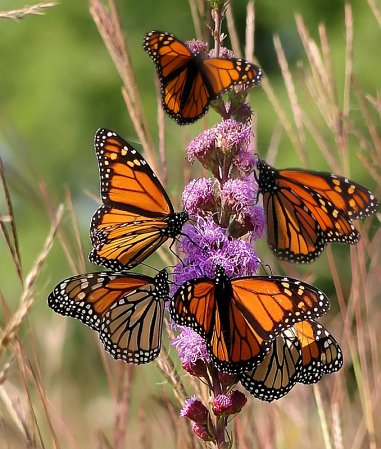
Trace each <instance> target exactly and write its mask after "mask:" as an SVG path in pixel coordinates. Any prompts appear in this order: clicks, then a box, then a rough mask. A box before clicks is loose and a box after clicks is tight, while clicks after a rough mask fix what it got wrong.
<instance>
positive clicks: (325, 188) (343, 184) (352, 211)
mask: <svg viewBox="0 0 381 449" xmlns="http://www.w3.org/2000/svg"><path fill="white" fill-rule="evenodd" d="M279 174H280V175H281V176H284V177H286V178H287V179H290V180H293V181H297V182H299V183H300V184H302V185H304V186H306V187H308V188H310V189H312V190H314V191H315V192H316V193H319V194H320V195H321V196H322V197H324V198H325V199H326V200H327V201H329V202H330V203H331V204H332V205H333V206H334V208H335V209H337V210H338V211H340V212H341V213H342V214H344V215H345V216H347V217H348V218H350V219H352V220H354V219H359V218H363V217H366V216H368V215H370V214H374V213H376V212H377V210H378V208H379V201H378V199H377V198H375V197H374V195H373V194H372V192H370V191H369V190H368V189H366V188H365V187H363V186H362V185H360V184H357V183H356V182H354V181H351V180H350V179H348V178H345V177H344V176H338V175H334V174H331V173H326V172H317V171H312V170H297V169H288V170H280V171H279Z"/></svg>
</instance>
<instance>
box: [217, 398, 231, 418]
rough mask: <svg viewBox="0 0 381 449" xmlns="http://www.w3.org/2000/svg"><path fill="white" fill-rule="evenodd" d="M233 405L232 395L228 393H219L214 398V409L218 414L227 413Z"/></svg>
mask: <svg viewBox="0 0 381 449" xmlns="http://www.w3.org/2000/svg"><path fill="white" fill-rule="evenodd" d="M231 406H232V400H231V397H230V396H229V395H227V394H219V395H217V396H216V397H215V399H214V402H213V406H212V410H213V413H214V414H215V415H216V416H221V415H222V414H223V413H227V412H228V411H229V410H230V407H231Z"/></svg>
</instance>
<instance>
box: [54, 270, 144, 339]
mask: <svg viewBox="0 0 381 449" xmlns="http://www.w3.org/2000/svg"><path fill="white" fill-rule="evenodd" d="M149 282H151V278H149V277H148V276H142V275H136V276H132V275H129V276H126V275H122V274H119V273H112V272H100V273H86V274H80V275H77V276H73V277H70V278H68V279H65V280H64V281H62V282H60V283H59V284H58V285H57V286H56V287H55V288H54V290H53V291H52V293H50V295H49V297H48V305H49V307H50V308H51V309H53V310H54V311H55V312H57V313H59V314H61V315H66V316H71V317H73V318H77V319H78V320H80V321H82V323H84V324H86V325H87V326H90V327H91V328H92V329H94V330H96V331H99V330H100V321H101V319H102V318H103V317H104V316H105V314H106V313H107V311H108V310H109V309H110V307H111V306H112V305H113V304H114V303H116V302H117V301H118V300H119V299H120V298H122V297H123V296H124V295H125V294H128V293H129V292H130V291H133V290H135V289H136V288H139V287H141V286H143V285H145V284H147V283H149Z"/></svg>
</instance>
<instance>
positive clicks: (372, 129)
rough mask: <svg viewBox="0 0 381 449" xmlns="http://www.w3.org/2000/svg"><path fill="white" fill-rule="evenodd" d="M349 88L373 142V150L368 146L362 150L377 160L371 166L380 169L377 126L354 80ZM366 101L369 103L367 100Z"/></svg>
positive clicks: (380, 145)
mask: <svg viewBox="0 0 381 449" xmlns="http://www.w3.org/2000/svg"><path fill="white" fill-rule="evenodd" d="M351 86H352V90H353V92H354V93H355V95H356V98H357V102H358V104H359V106H360V109H361V114H362V116H363V117H364V120H365V123H366V126H367V128H368V130H369V134H370V136H371V138H372V141H373V148H372V147H371V146H370V145H367V146H365V147H364V148H367V149H368V152H369V153H370V154H369V156H370V157H372V158H373V159H374V158H376V159H377V164H373V165H377V166H378V168H379V169H380V167H381V137H380V136H379V133H378V130H379V125H378V124H376V123H375V121H374V119H373V117H372V116H371V113H370V111H369V109H368V104H367V103H366V102H365V99H364V94H363V92H362V91H361V88H360V86H359V84H358V83H357V81H356V80H355V79H352V83H351ZM368 101H369V99H368ZM371 104H373V106H375V105H374V103H371ZM380 112H381V111H379V113H380ZM352 128H353V126H352ZM364 140H365V141H366V142H367V140H368V139H364ZM374 162H375V161H374Z"/></svg>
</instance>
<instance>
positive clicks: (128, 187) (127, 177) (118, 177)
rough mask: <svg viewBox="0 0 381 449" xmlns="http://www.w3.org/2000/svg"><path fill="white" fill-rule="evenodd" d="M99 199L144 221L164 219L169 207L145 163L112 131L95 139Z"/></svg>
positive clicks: (99, 132)
mask: <svg viewBox="0 0 381 449" xmlns="http://www.w3.org/2000/svg"><path fill="white" fill-rule="evenodd" d="M94 145H95V151H96V154H97V158H98V164H99V172H100V180H101V198H102V201H103V203H104V204H105V205H106V206H108V207H110V208H116V209H119V210H122V211H126V212H128V213H130V214H137V215H140V216H142V217H145V218H158V217H165V216H167V215H168V214H170V213H172V212H173V206H172V204H171V202H170V200H169V198H168V195H167V193H166V192H165V190H164V188H163V186H162V185H161V183H160V181H159V180H158V179H157V177H156V175H155V173H154V172H153V171H152V169H151V168H150V166H149V165H148V164H147V162H146V161H145V159H144V158H143V157H142V156H140V154H139V153H138V152H137V151H136V150H135V149H134V148H133V147H132V146H131V145H130V144H129V143H127V142H126V141H125V140H124V139H122V138H121V137H120V136H118V134H116V133H115V132H113V131H110V130H107V129H104V128H101V129H99V130H98V131H97V133H96V135H95V144H94Z"/></svg>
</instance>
